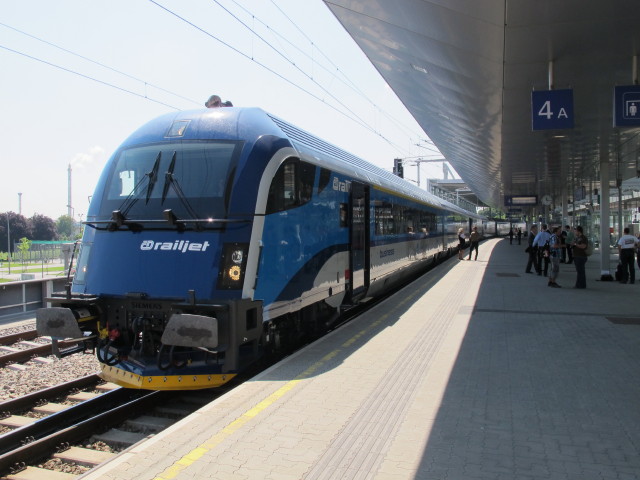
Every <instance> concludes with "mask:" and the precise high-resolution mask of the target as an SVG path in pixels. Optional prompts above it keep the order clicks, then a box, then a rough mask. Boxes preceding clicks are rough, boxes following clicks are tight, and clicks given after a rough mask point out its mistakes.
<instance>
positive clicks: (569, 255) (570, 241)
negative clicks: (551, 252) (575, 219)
mask: <svg viewBox="0 0 640 480" xmlns="http://www.w3.org/2000/svg"><path fill="white" fill-rule="evenodd" d="M565 229H566V231H567V238H566V239H565V241H564V246H565V250H566V251H567V263H573V247H572V246H571V245H573V242H574V241H575V239H576V234H575V233H573V228H572V227H571V226H569V225H567V226H566V227H565Z"/></svg>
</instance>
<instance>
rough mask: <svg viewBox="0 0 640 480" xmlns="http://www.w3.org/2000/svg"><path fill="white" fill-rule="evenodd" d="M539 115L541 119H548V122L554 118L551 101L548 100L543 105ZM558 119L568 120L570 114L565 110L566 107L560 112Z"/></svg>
mask: <svg viewBox="0 0 640 480" xmlns="http://www.w3.org/2000/svg"><path fill="white" fill-rule="evenodd" d="M538 115H539V116H541V117H547V120H551V119H552V118H553V111H552V110H551V100H547V101H546V102H544V103H543V104H542V108H540V110H538ZM556 118H558V119H561V118H564V119H568V118H569V114H568V113H567V111H566V110H565V109H564V107H561V108H560V110H559V111H558V116H557V117H556Z"/></svg>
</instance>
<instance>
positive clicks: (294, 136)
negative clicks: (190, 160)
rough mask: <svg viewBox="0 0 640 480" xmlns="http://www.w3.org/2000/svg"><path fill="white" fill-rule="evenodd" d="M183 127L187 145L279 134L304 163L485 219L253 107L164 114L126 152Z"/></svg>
mask: <svg viewBox="0 0 640 480" xmlns="http://www.w3.org/2000/svg"><path fill="white" fill-rule="evenodd" d="M180 122H185V124H188V127H187V128H185V129H184V133H183V134H182V135H181V137H182V139H185V140H188V139H203V138H208V136H210V135H211V134H212V133H214V132H215V135H216V138H221V137H220V136H221V135H222V138H227V137H228V138H246V139H248V140H250V139H252V140H255V139H257V138H259V137H260V136H262V135H278V134H279V135H281V136H283V137H286V138H287V139H289V141H290V142H291V144H292V145H293V147H294V148H295V149H296V150H297V151H298V152H299V154H300V157H301V158H302V159H306V160H308V161H312V163H318V162H319V163H320V164H321V165H324V166H327V167H329V168H331V169H332V170H334V171H337V172H340V173H343V174H346V175H350V176H352V177H355V178H357V179H358V180H361V181H362V182H365V183H368V184H371V185H376V186H378V187H380V188H382V189H387V190H390V191H393V192H395V193H397V194H399V195H401V196H404V197H407V198H411V199H413V200H415V201H417V202H421V203H425V204H428V205H433V206H435V207H437V208H442V209H444V210H448V211H452V212H455V213H458V214H460V215H465V216H470V217H473V218H476V219H484V217H483V216H481V215H478V214H477V213H475V212H470V211H468V210H464V209H463V208H460V207H458V206H457V205H455V204H453V203H451V202H448V201H447V200H444V199H442V198H440V197H438V196H436V195H433V194H432V193H430V192H427V191H426V190H422V189H420V188H418V187H417V186H416V185H413V184H412V183H410V182H408V181H407V180H404V179H402V178H400V177H398V176H397V175H394V174H393V173H391V172H388V171H386V170H384V169H382V168H379V167H377V166H375V165H373V164H371V163H369V162H367V161H366V160H363V159H362V158H360V157H357V156H355V155H353V154H351V153H349V152H347V151H345V150H343V149H341V148H339V147H337V146H335V145H332V144H331V143H329V142H326V141H325V140H322V139H321V138H318V137H316V136H315V135H312V134H311V133H309V132H307V131H305V130H303V129H301V128H298V127H296V126H295V125H293V124H291V123H289V122H287V121H285V120H283V119H281V118H279V117H277V116H275V115H272V114H270V113H268V112H266V111H264V110H262V109H260V108H255V107H253V108H237V107H228V108H213V109H199V110H190V111H182V112H177V113H175V112H174V113H170V114H165V115H162V116H161V117H158V118H156V119H155V120H152V121H150V122H149V123H147V124H146V125H143V126H142V127H141V128H140V129H138V130H137V131H136V132H134V133H133V134H132V135H131V136H130V137H129V138H128V139H127V140H126V141H125V142H124V143H123V145H122V147H126V146H128V145H130V144H132V143H137V144H139V143H147V142H149V143H151V142H156V141H159V140H164V141H168V140H171V139H170V138H168V135H165V134H166V132H167V128H168V126H171V125H175V124H177V123H180ZM160 132H162V133H160ZM313 160H315V162H314V161H313Z"/></svg>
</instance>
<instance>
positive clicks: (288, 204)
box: [267, 159, 316, 214]
mask: <svg viewBox="0 0 640 480" xmlns="http://www.w3.org/2000/svg"><path fill="white" fill-rule="evenodd" d="M315 173H316V167H315V166H314V165H311V164H309V163H306V162H301V161H299V160H298V159H291V160H287V161H285V162H284V163H283V164H282V165H281V166H280V168H279V169H278V171H277V172H276V174H275V175H274V177H273V180H272V182H271V186H270V187H269V199H268V201H267V214H269V213H275V212H281V211H284V210H288V209H290V208H295V207H299V206H301V205H304V204H305V203H307V202H309V201H310V200H311V196H312V194H313V182H314V180H315Z"/></svg>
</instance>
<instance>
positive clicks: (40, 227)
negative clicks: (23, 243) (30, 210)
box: [29, 213, 58, 240]
mask: <svg viewBox="0 0 640 480" xmlns="http://www.w3.org/2000/svg"><path fill="white" fill-rule="evenodd" d="M29 221H30V222H31V231H32V234H33V238H34V240H57V239H58V234H57V232H56V224H55V222H54V221H53V220H52V219H51V218H49V217H47V216H45V215H40V214H37V213H36V214H35V215H34V216H33V217H31V218H30V219H29Z"/></svg>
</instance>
